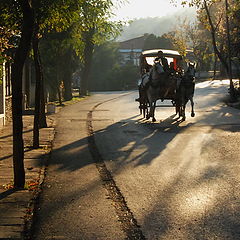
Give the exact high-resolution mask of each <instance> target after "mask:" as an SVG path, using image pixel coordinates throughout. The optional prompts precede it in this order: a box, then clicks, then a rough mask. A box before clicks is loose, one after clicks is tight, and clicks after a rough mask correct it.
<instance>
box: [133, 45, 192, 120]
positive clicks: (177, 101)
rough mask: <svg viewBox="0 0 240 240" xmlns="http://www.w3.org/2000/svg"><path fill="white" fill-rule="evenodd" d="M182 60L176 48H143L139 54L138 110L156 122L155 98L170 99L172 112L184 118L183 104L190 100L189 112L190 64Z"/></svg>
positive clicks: (190, 92)
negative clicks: (173, 109)
mask: <svg viewBox="0 0 240 240" xmlns="http://www.w3.org/2000/svg"><path fill="white" fill-rule="evenodd" d="M186 68H187V64H186V63H185V62H184V61H183V58H182V56H181V55H180V54H179V52H177V51H173V50H165V49H153V50H147V51H143V52H142V54H141V56H140V71H141V81H140V82H139V98H138V99H137V101H139V104H140V105H139V108H140V113H141V114H143V116H144V117H146V118H147V119H149V118H150V117H152V121H153V122H154V121H156V119H155V117H154V112H155V108H156V102H157V100H159V99H160V100H161V101H164V100H171V102H172V105H173V107H175V111H176V114H179V117H182V118H183V120H185V106H186V103H187V102H188V100H190V101H191V105H192V114H191V116H194V115H195V114H194V111H193V94H194V86H195V83H194V77H195V69H194V65H192V64H189V66H188V68H187V70H186V71H185V72H184V69H186Z"/></svg>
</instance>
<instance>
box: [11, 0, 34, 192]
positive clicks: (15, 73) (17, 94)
mask: <svg viewBox="0 0 240 240" xmlns="http://www.w3.org/2000/svg"><path fill="white" fill-rule="evenodd" d="M18 3H19V5H20V6H21V9H22V12H23V25H22V33H21V39H20V43H19V46H18V48H17V50H16V54H15V56H14V62H13V65H12V77H11V79H12V118H13V168H14V187H16V188H23V187H24V185H25V171H24V162H23V161H24V143H23V135H22V130H23V121H22V73H23V66H24V62H25V60H26V57H27V55H28V52H29V49H30V44H31V38H32V32H33V24H34V15H33V9H32V7H31V5H30V3H29V1H28V0H18Z"/></svg>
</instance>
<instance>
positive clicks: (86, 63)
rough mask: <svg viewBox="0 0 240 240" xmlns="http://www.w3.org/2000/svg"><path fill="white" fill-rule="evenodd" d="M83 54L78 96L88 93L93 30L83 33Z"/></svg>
mask: <svg viewBox="0 0 240 240" xmlns="http://www.w3.org/2000/svg"><path fill="white" fill-rule="evenodd" d="M84 35H85V36H84V42H85V48H84V54H83V70H82V78H81V82H80V89H79V94H80V96H86V95H87V93H88V87H89V74H90V71H91V64H92V56H93V49H94V44H93V35H94V29H91V30H89V31H88V32H86V33H84Z"/></svg>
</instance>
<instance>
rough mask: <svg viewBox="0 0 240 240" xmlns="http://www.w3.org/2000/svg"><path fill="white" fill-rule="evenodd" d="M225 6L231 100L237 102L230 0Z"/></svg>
mask: <svg viewBox="0 0 240 240" xmlns="http://www.w3.org/2000/svg"><path fill="white" fill-rule="evenodd" d="M225 7H226V28H227V45H228V66H229V71H228V76H229V80H230V97H231V101H233V102H235V101H236V100H237V98H236V94H235V89H234V85H233V80H232V53H231V40H230V30H229V19H228V1H227V0H225Z"/></svg>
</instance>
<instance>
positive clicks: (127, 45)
mask: <svg viewBox="0 0 240 240" xmlns="http://www.w3.org/2000/svg"><path fill="white" fill-rule="evenodd" d="M145 39H146V36H141V37H137V38H133V39H129V40H126V41H123V42H120V43H119V45H120V48H121V49H143V45H144V41H145Z"/></svg>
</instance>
